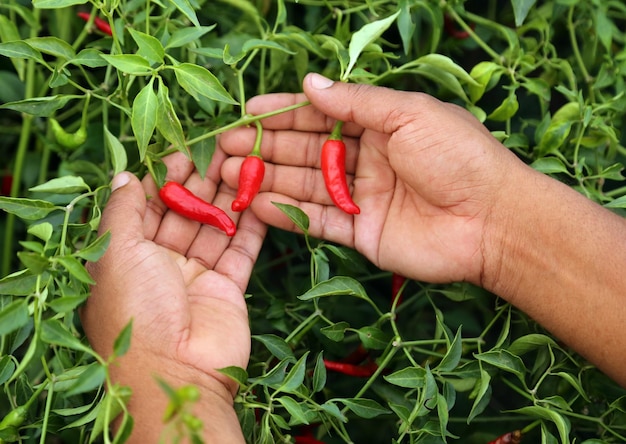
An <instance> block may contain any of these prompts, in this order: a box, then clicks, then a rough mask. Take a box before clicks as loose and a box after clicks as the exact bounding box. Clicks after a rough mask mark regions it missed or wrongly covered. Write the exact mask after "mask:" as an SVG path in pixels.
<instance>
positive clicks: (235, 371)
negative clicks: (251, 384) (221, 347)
mask: <svg viewBox="0 0 626 444" xmlns="http://www.w3.org/2000/svg"><path fill="white" fill-rule="evenodd" d="M217 371H218V372H220V373H221V374H223V375H226V376H228V377H229V378H230V379H232V380H233V381H235V382H237V383H238V384H239V385H240V386H242V387H243V386H245V385H246V383H247V381H248V373H247V372H246V371H245V370H244V369H243V368H241V367H236V366H231V367H224V368H220V369H218V370H217Z"/></svg>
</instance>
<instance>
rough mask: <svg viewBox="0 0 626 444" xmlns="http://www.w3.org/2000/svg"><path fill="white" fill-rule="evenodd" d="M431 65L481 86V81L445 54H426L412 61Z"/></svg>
mask: <svg viewBox="0 0 626 444" xmlns="http://www.w3.org/2000/svg"><path fill="white" fill-rule="evenodd" d="M412 64H415V65H430V66H432V67H435V68H437V69H439V70H441V71H442V72H446V73H448V74H451V75H453V76H454V77H456V78H457V79H459V80H460V81H462V82H463V83H466V84H469V85H474V86H480V83H479V82H478V81H476V80H475V79H474V78H473V77H472V76H471V75H470V74H468V73H467V71H465V69H463V68H462V67H461V66H460V65H457V64H456V63H454V61H453V60H452V59H451V58H450V57H448V56H445V55H442V54H426V55H425V56H422V57H420V58H418V59H417V60H415V61H413V62H411V65H412Z"/></svg>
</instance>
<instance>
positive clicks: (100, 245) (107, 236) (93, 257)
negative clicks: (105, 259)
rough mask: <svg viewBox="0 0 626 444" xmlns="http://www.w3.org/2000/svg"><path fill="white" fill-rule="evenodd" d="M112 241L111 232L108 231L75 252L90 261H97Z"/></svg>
mask: <svg viewBox="0 0 626 444" xmlns="http://www.w3.org/2000/svg"><path fill="white" fill-rule="evenodd" d="M110 242H111V232H109V231H107V232H106V233H104V234H103V235H102V236H99V237H98V238H97V239H96V240H95V241H93V242H92V243H90V244H89V245H87V246H86V247H85V248H81V249H80V250H77V251H76V252H75V253H74V254H75V255H76V256H77V257H79V258H81V259H85V260H86V261H89V262H96V261H97V260H98V259H100V258H101V257H102V256H103V255H104V252H105V251H106V249H107V248H108V246H109V243H110Z"/></svg>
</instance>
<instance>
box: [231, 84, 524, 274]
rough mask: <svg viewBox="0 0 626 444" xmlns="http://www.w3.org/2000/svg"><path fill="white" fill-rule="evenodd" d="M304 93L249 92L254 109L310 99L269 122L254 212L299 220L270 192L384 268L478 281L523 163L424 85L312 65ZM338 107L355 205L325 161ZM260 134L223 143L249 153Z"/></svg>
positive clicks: (243, 131) (313, 229) (242, 132)
mask: <svg viewBox="0 0 626 444" xmlns="http://www.w3.org/2000/svg"><path fill="white" fill-rule="evenodd" d="M324 82H326V84H324ZM320 84H322V85H321V86H320ZM304 93H305V94H306V96H305V95H303V94H272V95H265V96H259V97H255V98H253V99H252V100H250V101H249V103H248V107H247V109H248V112H250V113H252V114H261V113H264V112H267V111H271V110H274V109H278V108H280V107H284V106H288V105H291V104H294V103H297V102H300V101H303V100H306V99H308V100H310V101H311V103H312V105H313V106H308V107H304V108H300V109H297V110H295V111H292V112H290V113H285V114H280V115H278V116H275V117H272V118H269V119H266V120H264V121H263V122H262V123H263V127H264V133H263V143H262V147H261V150H262V154H263V156H264V159H265V160H266V161H267V162H268V166H267V171H266V178H265V181H264V184H263V187H262V191H263V192H262V193H261V194H260V195H259V196H258V197H257V198H256V199H255V201H254V202H253V203H252V209H253V211H254V212H255V214H257V216H258V217H259V218H260V219H262V220H263V221H264V222H267V223H269V224H272V225H275V226H278V227H282V228H285V229H294V227H293V226H292V224H291V223H290V222H289V220H288V219H287V218H286V217H285V216H284V215H282V213H280V212H279V211H278V210H277V209H276V208H275V207H274V206H273V205H272V204H271V201H278V202H283V203H290V204H293V205H297V206H299V207H300V208H301V209H302V210H304V211H305V212H306V213H307V214H308V216H309V217H310V220H311V226H310V229H309V231H310V233H311V235H312V236H314V237H320V238H324V239H327V240H330V241H336V242H340V243H342V244H345V245H347V246H350V247H354V248H356V249H357V250H358V251H360V252H361V253H363V254H364V255H365V256H366V257H368V258H369V259H370V260H371V261H372V262H373V263H375V264H377V265H378V266H379V267H381V268H383V269H386V270H390V271H394V272H397V273H399V274H402V275H404V276H408V277H412V278H414V279H420V280H426V281H430V282H451V281H469V282H473V283H477V284H480V283H481V281H482V275H483V264H484V254H485V253H484V251H483V247H484V243H485V239H486V237H487V233H486V231H487V230H488V225H489V220H490V217H491V215H492V212H493V209H494V207H495V206H496V205H497V202H498V200H499V199H502V198H504V197H505V196H506V185H507V183H508V182H507V178H508V177H509V175H510V174H512V173H513V172H514V171H515V170H519V169H520V168H525V167H524V166H523V164H522V163H521V162H520V161H518V160H517V158H515V156H514V155H512V154H511V153H510V152H509V151H508V150H506V149H504V148H503V147H502V145H501V144H500V143H499V142H498V141H497V140H496V139H494V138H493V137H492V136H491V134H490V133H489V132H488V131H487V129H486V128H485V127H484V126H483V125H481V124H480V122H478V120H476V119H475V118H474V117H473V116H472V115H471V114H470V113H469V112H467V111H465V110H463V109H462V108H460V107H458V106H455V105H452V104H447V103H443V102H440V101H438V100H436V99H434V98H432V97H429V96H427V95H424V94H419V93H409V92H399V91H394V90H390V89H386V88H380V87H372V86H365V85H355V84H344V83H340V82H337V83H333V84H332V85H329V84H328V80H327V79H325V78H323V77H321V76H318V75H315V74H313V75H309V76H307V77H306V78H305V81H304ZM335 119H338V120H343V121H345V122H346V124H345V125H344V130H343V133H344V140H345V142H346V146H347V160H346V171H347V172H348V174H349V175H350V178H351V179H352V184H353V189H354V192H353V198H354V200H355V202H356V203H357V204H358V205H359V206H360V208H361V214H360V215H357V216H351V215H347V214H345V213H343V212H342V211H341V210H340V209H338V208H336V207H334V206H333V204H332V202H331V200H330V198H329V196H328V193H327V191H326V188H325V186H324V183H323V179H322V174H321V171H320V170H319V164H320V161H319V158H320V150H321V147H322V144H323V142H324V141H325V140H326V138H327V136H328V134H329V132H330V131H331V129H332V127H333V125H334V122H335ZM254 134H255V131H254V129H247V128H239V129H236V130H233V131H230V132H228V133H225V134H223V135H222V136H221V138H220V146H221V148H222V149H223V150H224V151H225V152H226V153H227V154H230V155H232V156H244V155H245V154H247V151H248V150H249V148H248V147H250V146H251V145H252V141H253V139H254ZM240 163H241V159H238V158H231V159H228V160H227V161H226V162H225V163H224V165H223V168H222V176H223V178H224V180H225V181H226V183H228V184H229V185H231V186H235V184H236V180H237V171H238V166H239V164H240Z"/></svg>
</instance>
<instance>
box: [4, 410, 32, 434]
mask: <svg viewBox="0 0 626 444" xmlns="http://www.w3.org/2000/svg"><path fill="white" fill-rule="evenodd" d="M27 413H28V407H26V406H25V405H21V406H19V407H16V408H14V409H13V410H11V411H10V412H9V413H8V414H7V415H6V416H5V417H4V418H2V421H0V430H5V429H8V428H10V427H19V426H21V425H22V424H23V423H24V421H25V420H26V414H27Z"/></svg>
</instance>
